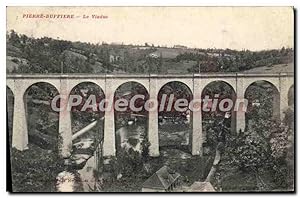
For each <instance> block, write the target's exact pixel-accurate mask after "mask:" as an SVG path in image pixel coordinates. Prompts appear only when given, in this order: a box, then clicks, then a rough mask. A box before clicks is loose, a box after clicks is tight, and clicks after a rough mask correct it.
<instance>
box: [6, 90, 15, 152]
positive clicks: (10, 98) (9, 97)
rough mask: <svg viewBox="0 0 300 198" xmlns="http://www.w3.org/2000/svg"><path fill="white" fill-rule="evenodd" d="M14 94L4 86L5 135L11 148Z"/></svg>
mask: <svg viewBox="0 0 300 198" xmlns="http://www.w3.org/2000/svg"><path fill="white" fill-rule="evenodd" d="M14 99H15V97H14V94H13V92H12V90H11V89H10V88H9V87H8V86H6V116H7V120H6V122H7V123H6V124H7V133H6V134H7V137H8V143H9V147H10V149H11V148H12V131H13V115H14Z"/></svg>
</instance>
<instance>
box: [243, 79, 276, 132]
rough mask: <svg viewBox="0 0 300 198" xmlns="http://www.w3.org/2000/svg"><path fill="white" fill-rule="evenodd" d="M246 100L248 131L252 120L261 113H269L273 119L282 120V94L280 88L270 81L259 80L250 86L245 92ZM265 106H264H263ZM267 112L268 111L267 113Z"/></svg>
mask: <svg viewBox="0 0 300 198" xmlns="http://www.w3.org/2000/svg"><path fill="white" fill-rule="evenodd" d="M244 98H245V99H247V100H248V106H247V111H246V113H245V117H246V129H248V128H249V125H251V123H252V120H253V119H255V117H257V115H259V113H260V112H263V111H265V112H267V111H268V110H269V111H268V112H269V114H270V115H266V117H272V119H276V120H277V119H280V93H279V90H278V88H277V87H276V86H275V85H274V84H273V83H272V82H270V81H268V80H257V81H254V82H252V83H251V84H249V85H248V86H247V88H246V90H245V92H244ZM262 105H263V106H262ZM266 110H267V111H266Z"/></svg>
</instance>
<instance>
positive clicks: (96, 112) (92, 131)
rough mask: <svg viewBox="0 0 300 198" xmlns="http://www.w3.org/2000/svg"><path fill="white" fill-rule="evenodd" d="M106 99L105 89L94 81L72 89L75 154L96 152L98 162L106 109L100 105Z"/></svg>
mask: <svg viewBox="0 0 300 198" xmlns="http://www.w3.org/2000/svg"><path fill="white" fill-rule="evenodd" d="M71 97H72V98H71ZM104 99H105V94H104V92H103V90H102V89H101V87H100V86H98V85H97V84H95V83H93V82H81V83H79V84H77V85H76V86H74V87H73V88H72V90H71V91H70V94H69V104H70V102H74V103H75V105H72V107H71V112H70V113H71V130H72V134H73V136H72V144H73V150H72V155H73V156H75V155H77V156H80V155H82V154H86V155H90V156H94V154H95V152H96V156H95V157H96V161H97V163H99V160H101V159H102V153H103V152H102V148H103V141H104V119H105V111H104V109H101V108H99V105H100V104H101V101H102V100H104ZM77 101H78V103H77ZM85 160H86V159H85Z"/></svg>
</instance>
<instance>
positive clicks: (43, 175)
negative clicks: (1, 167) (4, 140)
mask: <svg viewBox="0 0 300 198" xmlns="http://www.w3.org/2000/svg"><path fill="white" fill-rule="evenodd" d="M63 162H64V161H63V159H60V158H59V155H58V153H56V152H50V151H48V150H43V149H41V148H39V147H37V146H34V145H30V147H29V149H28V150H26V151H18V150H16V149H14V148H13V149H12V151H11V164H12V166H11V169H12V170H11V172H12V190H13V192H55V191H56V188H55V185H56V176H57V175H58V173H60V172H62V171H63V170H64V167H63Z"/></svg>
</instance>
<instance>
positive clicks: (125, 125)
mask: <svg viewBox="0 0 300 198" xmlns="http://www.w3.org/2000/svg"><path fill="white" fill-rule="evenodd" d="M136 95H143V96H144V98H143V99H142V98H139V99H137V100H136V102H135V103H134V104H135V106H134V107H136V108H139V109H137V110H135V109H131V108H130V107H129V105H130V101H131V99H132V98H133V97H134V96H136ZM118 99H121V100H126V101H127V102H128V107H127V108H124V111H123V110H119V111H118V110H117V109H115V108H114V117H115V129H114V131H115V149H116V153H117V155H118V152H120V151H121V148H122V149H125V150H126V149H129V148H132V149H133V150H135V151H138V152H141V149H140V148H141V146H140V145H141V144H142V142H143V141H148V132H149V128H148V122H149V112H148V111H147V109H146V108H145V103H146V101H147V100H148V99H149V92H148V89H147V88H146V87H145V84H144V83H143V84H142V83H140V82H139V81H135V80H132V81H126V82H124V83H122V84H119V86H118V87H117V88H116V89H115V92H114V102H116V101H117V100H118Z"/></svg>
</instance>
